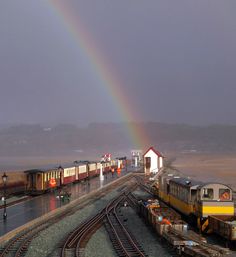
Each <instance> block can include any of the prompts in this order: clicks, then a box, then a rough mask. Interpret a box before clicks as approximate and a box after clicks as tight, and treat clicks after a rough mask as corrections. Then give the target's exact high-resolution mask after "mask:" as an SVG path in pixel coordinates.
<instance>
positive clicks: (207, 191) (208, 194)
mask: <svg viewBox="0 0 236 257" xmlns="http://www.w3.org/2000/svg"><path fill="white" fill-rule="evenodd" d="M213 198H214V192H213V189H212V188H203V194H202V199H204V200H212V199H213Z"/></svg>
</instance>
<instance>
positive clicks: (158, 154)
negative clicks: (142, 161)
mask: <svg viewBox="0 0 236 257" xmlns="http://www.w3.org/2000/svg"><path fill="white" fill-rule="evenodd" d="M150 150H152V151H153V152H154V153H155V154H156V155H157V156H158V157H164V156H163V155H162V154H161V153H160V152H158V151H157V150H156V149H154V147H150V148H149V149H148V150H147V151H146V152H145V154H147V153H148V152H149V151H150ZM145 154H144V155H145Z"/></svg>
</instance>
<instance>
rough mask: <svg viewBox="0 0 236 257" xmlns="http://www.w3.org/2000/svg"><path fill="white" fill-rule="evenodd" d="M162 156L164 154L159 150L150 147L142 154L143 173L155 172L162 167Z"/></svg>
mask: <svg viewBox="0 0 236 257" xmlns="http://www.w3.org/2000/svg"><path fill="white" fill-rule="evenodd" d="M163 158H164V156H163V155H162V154H161V153H160V152H159V151H157V150H156V149H154V148H153V147H150V148H149V149H148V150H147V151H146V152H145V154H144V155H143V163H144V173H145V174H147V175H148V174H150V173H152V174H157V173H158V172H159V171H160V169H161V168H162V167H163Z"/></svg>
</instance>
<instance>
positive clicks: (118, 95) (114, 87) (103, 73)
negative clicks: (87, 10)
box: [49, 0, 149, 148]
mask: <svg viewBox="0 0 236 257" xmlns="http://www.w3.org/2000/svg"><path fill="white" fill-rule="evenodd" d="M49 3H50V5H51V7H52V8H53V11H54V12H55V13H56V15H58V16H59V18H60V19H62V20H63V23H64V25H65V27H66V29H67V30H68V31H69V33H70V34H71V35H72V36H73V38H74V39H75V40H76V42H77V44H78V45H79V47H80V49H82V51H83V52H84V53H85V55H86V56H87V58H88V60H89V62H90V64H91V66H92V70H93V71H94V73H95V74H96V75H97V76H98V78H99V79H100V81H101V84H102V85H103V86H104V88H105V90H106V91H107V92H108V94H109V96H111V98H112V99H113V103H114V105H115V107H116V109H117V110H118V112H119V114H120V116H121V119H122V120H124V121H125V124H127V132H128V135H129V138H130V139H131V142H132V144H133V146H132V147H136V148H143V147H147V146H149V140H148V137H147V135H146V133H145V131H144V129H143V127H142V126H141V124H138V125H137V124H136V123H135V122H134V121H138V120H139V118H138V117H137V111H135V108H134V106H133V105H131V104H130V101H129V99H128V98H127V96H126V95H125V92H123V91H122V87H121V86H120V85H121V83H120V81H119V80H118V76H115V75H114V72H112V71H111V68H109V67H111V65H109V64H108V62H107V61H106V60H105V57H104V56H103V55H102V54H101V53H100V51H99V49H98V48H97V47H96V45H95V41H94V39H93V38H92V36H91V34H89V32H88V30H87V29H86V28H85V27H84V25H83V23H82V21H81V19H80V17H79V15H78V14H76V15H75V13H74V12H73V10H72V8H71V7H70V6H69V4H68V1H58V0H50V1H49Z"/></svg>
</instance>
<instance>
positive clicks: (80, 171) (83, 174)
mask: <svg viewBox="0 0 236 257" xmlns="http://www.w3.org/2000/svg"><path fill="white" fill-rule="evenodd" d="M87 177H88V165H87V164H85V163H84V164H83V163H81V164H79V166H77V167H76V180H77V181H81V180H84V179H86V178H87Z"/></svg>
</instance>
